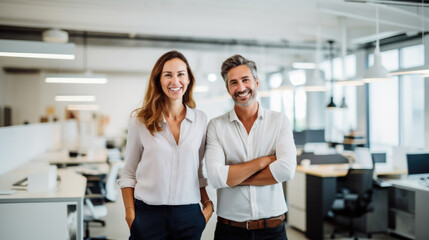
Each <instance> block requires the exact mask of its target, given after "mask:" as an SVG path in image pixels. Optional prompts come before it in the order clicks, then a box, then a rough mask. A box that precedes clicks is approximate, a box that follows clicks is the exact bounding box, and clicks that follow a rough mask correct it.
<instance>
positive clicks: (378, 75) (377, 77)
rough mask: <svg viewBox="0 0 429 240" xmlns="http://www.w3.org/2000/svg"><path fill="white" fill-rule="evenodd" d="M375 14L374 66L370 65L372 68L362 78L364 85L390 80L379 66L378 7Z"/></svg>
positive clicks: (383, 68)
mask: <svg viewBox="0 0 429 240" xmlns="http://www.w3.org/2000/svg"><path fill="white" fill-rule="evenodd" d="M375 12H376V14H375V15H376V28H377V41H376V44H375V51H374V64H373V65H372V67H370V68H368V70H367V71H366V73H365V75H364V77H363V81H364V82H366V83H370V82H376V81H384V80H390V78H389V72H388V71H387V69H386V68H385V67H384V66H383V64H381V57H380V40H379V39H378V34H379V23H378V6H376V7H375Z"/></svg>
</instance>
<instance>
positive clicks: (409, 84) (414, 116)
mask: <svg viewBox="0 0 429 240" xmlns="http://www.w3.org/2000/svg"><path fill="white" fill-rule="evenodd" d="M400 86H401V88H400V89H401V92H400V94H401V115H400V120H401V145H402V146H406V147H410V148H424V142H425V141H424V131H423V129H424V125H425V123H424V121H425V116H424V108H425V99H424V98H425V96H424V95H425V94H424V89H425V88H424V78H422V77H420V76H417V75H407V76H403V77H402V79H401V83H400Z"/></svg>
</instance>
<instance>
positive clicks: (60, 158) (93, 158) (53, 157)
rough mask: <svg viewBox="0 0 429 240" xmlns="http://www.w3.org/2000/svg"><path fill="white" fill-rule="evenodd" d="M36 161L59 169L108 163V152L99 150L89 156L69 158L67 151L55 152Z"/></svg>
mask: <svg viewBox="0 0 429 240" xmlns="http://www.w3.org/2000/svg"><path fill="white" fill-rule="evenodd" d="M35 160H36V161H40V162H48V163H49V164H51V165H57V166H59V167H65V166H69V165H79V164H86V163H106V162H107V151H106V150H97V151H92V152H91V154H89V155H87V156H78V157H69V156H68V152H66V151H54V152H46V153H44V154H42V155H40V156H38V157H37V158H36V159H35Z"/></svg>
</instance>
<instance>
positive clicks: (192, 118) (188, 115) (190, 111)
mask: <svg viewBox="0 0 429 240" xmlns="http://www.w3.org/2000/svg"><path fill="white" fill-rule="evenodd" d="M185 107H186V116H185V119H187V120H189V121H190V122H193V121H195V111H194V109H192V108H190V107H188V106H187V105H186V104H185ZM162 123H163V124H167V121H166V120H165V117H164V114H163V115H162Z"/></svg>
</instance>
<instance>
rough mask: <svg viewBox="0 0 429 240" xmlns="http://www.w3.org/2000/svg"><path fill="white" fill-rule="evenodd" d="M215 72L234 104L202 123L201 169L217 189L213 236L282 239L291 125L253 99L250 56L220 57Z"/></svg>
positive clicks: (291, 169)
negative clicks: (204, 130)
mask: <svg viewBox="0 0 429 240" xmlns="http://www.w3.org/2000/svg"><path fill="white" fill-rule="evenodd" d="M221 75H222V77H223V79H224V80H225V84H226V89H227V91H228V93H229V94H230V95H231V97H232V99H233V100H234V102H235V104H234V109H232V110H231V111H230V112H228V113H226V114H224V115H222V116H219V117H217V118H214V119H212V120H211V121H210V123H209V125H208V129H207V146H206V156H205V158H206V165H207V173H208V174H207V175H208V178H209V181H210V183H211V184H212V185H213V187H214V188H217V189H218V191H217V193H218V207H217V209H218V211H217V214H218V222H217V225H216V231H215V239H216V240H221V239H222V240H223V239H234V240H240V239H255V240H262V239H270V240H272V239H282V240H284V239H287V236H286V229H285V224H284V219H285V215H284V214H285V212H286V211H287V206H286V202H285V199H284V195H283V188H282V184H281V183H282V182H284V181H287V180H290V179H292V177H293V175H294V173H295V167H296V148H295V144H294V140H293V136H292V126H291V124H290V122H289V120H288V119H287V117H286V116H284V115H283V114H282V113H278V112H273V111H269V110H266V109H263V108H262V107H261V105H260V104H259V102H258V101H257V100H256V96H257V90H258V87H259V78H258V76H257V69H256V64H255V63H254V62H253V61H251V60H248V59H246V58H244V57H242V56H240V55H234V56H232V57H230V58H228V59H227V60H225V61H224V62H223V64H222V67H221Z"/></svg>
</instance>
